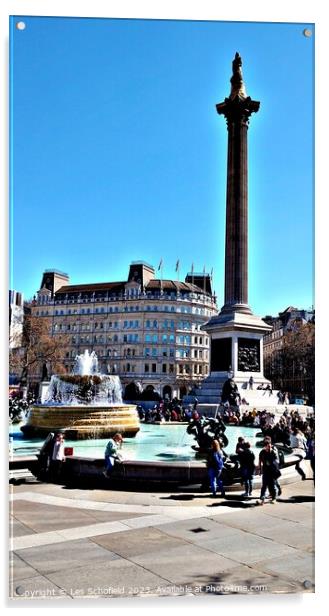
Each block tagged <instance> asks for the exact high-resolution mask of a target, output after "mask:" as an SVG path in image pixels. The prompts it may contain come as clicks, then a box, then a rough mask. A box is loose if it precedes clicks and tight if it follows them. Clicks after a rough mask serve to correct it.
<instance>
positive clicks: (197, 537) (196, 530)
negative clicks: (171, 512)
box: [158, 518, 236, 544]
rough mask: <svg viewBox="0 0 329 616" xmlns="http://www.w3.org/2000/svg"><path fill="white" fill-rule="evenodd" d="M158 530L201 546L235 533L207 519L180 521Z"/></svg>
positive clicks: (231, 529)
mask: <svg viewBox="0 0 329 616" xmlns="http://www.w3.org/2000/svg"><path fill="white" fill-rule="evenodd" d="M158 529H159V530H161V531H163V532H164V533H166V534H168V535H171V536H173V537H178V538H180V539H183V540H185V541H187V542H188V543H193V544H203V543H204V542H207V541H208V542H209V541H212V540H216V539H217V538H218V537H219V536H221V535H223V536H224V535H227V536H230V535H234V533H235V532H236V530H235V529H234V528H229V527H226V526H224V525H223V526H220V525H219V524H217V523H216V522H214V521H213V520H211V519H209V518H194V519H193V520H191V519H187V520H180V521H177V522H175V524H171V525H169V524H166V525H159V526H158Z"/></svg>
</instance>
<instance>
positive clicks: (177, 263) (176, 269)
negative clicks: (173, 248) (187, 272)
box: [175, 259, 179, 272]
mask: <svg viewBox="0 0 329 616" xmlns="http://www.w3.org/2000/svg"><path fill="white" fill-rule="evenodd" d="M178 270H179V259H177V262H176V267H175V272H178Z"/></svg>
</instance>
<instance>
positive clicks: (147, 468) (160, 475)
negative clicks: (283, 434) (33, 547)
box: [10, 454, 301, 495]
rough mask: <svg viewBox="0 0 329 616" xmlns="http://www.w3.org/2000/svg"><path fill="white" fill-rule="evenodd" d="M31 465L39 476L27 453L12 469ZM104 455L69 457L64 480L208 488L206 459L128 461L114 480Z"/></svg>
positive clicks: (288, 477) (287, 467) (288, 462)
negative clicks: (107, 471)
mask: <svg viewBox="0 0 329 616" xmlns="http://www.w3.org/2000/svg"><path fill="white" fill-rule="evenodd" d="M300 460H301V457H300V456H297V455H295V454H288V455H287V456H285V462H284V464H283V466H282V467H281V468H280V470H281V473H282V474H281V477H280V485H281V486H284V485H287V484H289V483H293V482H295V481H296V480H298V479H300V477H299V475H298V474H297V472H296V470H295V465H296V463H297V462H298V461H300ZM22 468H28V469H29V470H30V471H31V473H33V474H34V475H35V476H36V477H37V476H38V468H39V462H38V457H37V456H36V455H34V456H25V457H15V458H13V459H12V460H11V461H10V469H11V470H17V469H22ZM103 470H104V459H103V458H84V457H80V456H68V457H67V458H66V462H65V465H64V469H63V476H62V479H61V483H63V484H64V485H65V484H70V485H76V486H80V485H92V486H94V487H97V488H100V489H106V488H110V489H111V487H112V488H113V487H114V486H117V487H122V486H123V485H124V484H127V485H133V486H137V485H140V486H142V489H145V488H146V486H149V487H151V486H155V485H158V486H159V485H162V486H166V485H167V486H171V487H172V486H174V485H176V486H179V485H181V486H188V485H190V486H191V485H198V487H200V485H201V486H203V488H204V489H205V490H206V491H207V490H209V487H207V484H208V480H207V470H206V465H205V462H204V461H203V462H200V461H191V460H190V461H175V462H163V461H160V462H146V461H142V460H125V461H124V462H123V464H122V465H121V466H119V467H115V468H114V470H113V473H112V475H111V479H106V478H105V477H104V476H103ZM223 479H224V485H225V489H226V490H227V491H229V492H241V490H242V489H243V488H242V487H241V480H240V479H239V478H236V479H235V480H234V481H233V482H231V481H229V482H227V481H225V477H223ZM261 483H262V478H261V476H260V475H255V477H254V481H253V485H254V493H255V495H256V494H257V493H258V490H260V488H261Z"/></svg>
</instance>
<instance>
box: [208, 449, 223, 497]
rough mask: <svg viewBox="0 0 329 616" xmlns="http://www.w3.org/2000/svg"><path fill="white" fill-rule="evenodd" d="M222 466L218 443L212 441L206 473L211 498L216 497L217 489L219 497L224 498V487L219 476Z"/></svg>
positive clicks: (221, 455)
mask: <svg viewBox="0 0 329 616" xmlns="http://www.w3.org/2000/svg"><path fill="white" fill-rule="evenodd" d="M223 466H224V456H223V453H222V450H221V446H220V443H219V441H216V440H213V441H212V443H211V450H210V451H209V453H208V457H207V471H208V477H209V481H210V488H211V492H212V495H213V496H216V495H217V488H218V489H219V490H220V492H221V496H225V491H224V485H223V481H222V479H221V474H222V470H223Z"/></svg>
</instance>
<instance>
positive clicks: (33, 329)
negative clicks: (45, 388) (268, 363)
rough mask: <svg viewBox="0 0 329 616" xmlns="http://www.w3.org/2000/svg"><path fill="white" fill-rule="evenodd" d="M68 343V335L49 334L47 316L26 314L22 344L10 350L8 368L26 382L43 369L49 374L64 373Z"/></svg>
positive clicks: (49, 327)
mask: <svg viewBox="0 0 329 616" xmlns="http://www.w3.org/2000/svg"><path fill="white" fill-rule="evenodd" d="M68 345H69V337H68V336H67V335H65V334H55V335H53V334H52V331H51V321H50V320H49V319H47V318H45V317H37V316H33V315H27V316H26V317H25V319H24V325H23V334H22V343H21V347H19V348H12V349H10V353H9V366H10V371H11V373H13V374H16V375H17V376H18V377H19V378H20V380H21V382H23V383H26V384H28V382H29V381H30V380H31V379H35V378H37V379H38V378H40V377H42V376H43V373H44V372H45V370H47V372H48V373H54V372H56V373H59V374H61V373H64V372H65V370H64V367H63V359H64V355H65V351H66V349H67V347H68Z"/></svg>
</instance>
